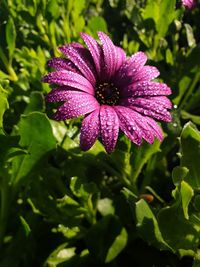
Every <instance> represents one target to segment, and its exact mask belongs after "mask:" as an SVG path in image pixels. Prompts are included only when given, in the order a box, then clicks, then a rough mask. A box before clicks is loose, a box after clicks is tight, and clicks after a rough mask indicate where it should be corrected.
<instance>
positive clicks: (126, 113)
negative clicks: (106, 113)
mask: <svg viewBox="0 0 200 267" xmlns="http://www.w3.org/2000/svg"><path fill="white" fill-rule="evenodd" d="M114 109H115V111H116V113H117V115H118V118H119V127H120V129H121V130H122V131H123V132H124V133H125V135H126V136H127V137H128V138H129V139H130V140H131V141H132V142H133V143H135V144H137V145H141V143H142V130H141V129H140V127H139V126H138V125H137V123H136V122H135V120H134V116H132V113H131V110H130V109H129V108H126V107H122V106H115V107H114Z"/></svg>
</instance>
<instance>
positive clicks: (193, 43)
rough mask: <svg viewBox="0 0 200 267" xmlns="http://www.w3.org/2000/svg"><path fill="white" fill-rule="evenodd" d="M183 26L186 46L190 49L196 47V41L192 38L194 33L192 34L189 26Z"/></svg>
mask: <svg viewBox="0 0 200 267" xmlns="http://www.w3.org/2000/svg"><path fill="white" fill-rule="evenodd" d="M184 26H185V29H186V36H187V42H188V46H190V47H192V46H196V40H195V38H194V33H193V29H192V27H191V26H190V24H187V23H185V24H184Z"/></svg>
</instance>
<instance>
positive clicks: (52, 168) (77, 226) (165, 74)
mask: <svg viewBox="0 0 200 267" xmlns="http://www.w3.org/2000/svg"><path fill="white" fill-rule="evenodd" d="M199 16H200V9H199V8H196V9H193V10H185V9H184V8H183V7H181V6H180V1H175V0H165V1H162V0H110V1H105V0H89V1H87V0H67V1H63V0H58V1H57V0H48V1H47V0H24V1H19V0H13V1H11V0H7V1H6V0H2V1H1V2H0V33H1V38H0V266H1V267H20V266H30V267H32V266H33V267H35V266H44V267H73V266H74V267H79V266H81V267H84V266H87V267H88V266H109V267H117V266H122V265H126V266H128V267H129V266H142V267H143V266H158V267H165V266H170V267H173V266H188V267H189V266H193V267H197V266H199V265H200V252H199V245H200V193H199V192H200V164H199V158H200V133H199V130H198V127H199V125H200V105H199V102H200V60H199V59H200V31H199ZM97 31H104V32H107V33H109V34H110V36H111V37H112V39H113V41H114V43H115V44H116V45H119V46H122V47H123V49H124V50H125V51H126V53H127V54H128V55H131V54H132V53H134V52H136V51H139V50H141V51H144V52H145V53H146V54H147V56H148V59H149V61H150V64H151V65H155V66H156V67H157V68H158V69H159V71H160V73H161V74H160V76H159V80H160V81H164V82H165V83H167V84H168V85H169V86H170V87H171V88H172V95H171V96H170V97H171V100H172V102H173V104H174V109H173V110H172V115H173V121H172V122H171V123H169V124H167V125H166V124H162V125H161V126H163V131H164V135H165V139H164V141H163V142H162V143H160V142H159V141H158V140H156V141H155V142H154V144H152V145H149V144H147V143H145V142H143V144H142V145H141V146H140V147H137V146H135V145H134V144H131V142H130V141H129V140H128V139H127V138H126V137H125V136H122V135H120V137H119V140H118V144H117V148H116V150H115V151H114V152H113V153H112V154H111V155H107V154H106V153H105V150H104V148H103V146H102V144H101V142H100V141H97V142H96V143H95V145H94V146H93V147H92V148H91V149H90V150H89V151H87V152H82V151H81V150H80V148H79V129H80V120H79V119H74V120H71V121H66V122H57V121H53V120H51V119H50V118H51V117H52V110H53V109H54V106H52V108H51V106H50V105H48V106H46V103H45V99H44V97H45V95H46V94H47V93H48V92H49V91H50V88H49V85H47V84H43V83H42V82H41V78H42V76H43V75H44V74H46V73H47V72H48V69H47V61H48V59H49V58H51V57H54V56H56V57H57V56H59V55H60V53H59V51H58V49H57V48H58V47H59V46H60V45H62V44H65V43H69V42H74V41H75V42H82V43H83V41H82V40H81V39H80V35H79V34H80V32H87V33H89V34H91V35H92V36H93V37H97V33H96V32H97ZM46 114H47V115H46ZM189 121H191V122H189ZM185 256H187V257H185Z"/></svg>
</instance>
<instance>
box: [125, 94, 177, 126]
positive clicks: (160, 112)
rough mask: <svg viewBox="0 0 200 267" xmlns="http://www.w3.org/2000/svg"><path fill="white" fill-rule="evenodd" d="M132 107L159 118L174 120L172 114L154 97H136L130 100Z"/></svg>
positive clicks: (168, 120)
mask: <svg viewBox="0 0 200 267" xmlns="http://www.w3.org/2000/svg"><path fill="white" fill-rule="evenodd" d="M129 104H130V108H131V109H133V110H135V111H137V112H139V113H141V114H144V115H146V116H149V117H153V118H155V119H158V120H163V121H166V122H170V121H171V120H172V118H171V114H170V113H169V112H168V111H167V109H166V108H164V107H163V106H162V105H160V104H157V103H156V102H154V101H153V98H152V99H148V98H136V99H131V100H130V101H129Z"/></svg>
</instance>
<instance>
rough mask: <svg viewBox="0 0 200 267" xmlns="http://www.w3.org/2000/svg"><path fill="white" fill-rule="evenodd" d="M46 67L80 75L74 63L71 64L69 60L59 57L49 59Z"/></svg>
mask: <svg viewBox="0 0 200 267" xmlns="http://www.w3.org/2000/svg"><path fill="white" fill-rule="evenodd" d="M48 66H49V67H51V68H54V69H55V70H70V71H74V72H77V73H80V72H79V70H78V69H77V68H76V66H75V65H74V63H72V62H71V60H69V59H65V58H61V57H55V58H52V59H50V60H49V61H48Z"/></svg>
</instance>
